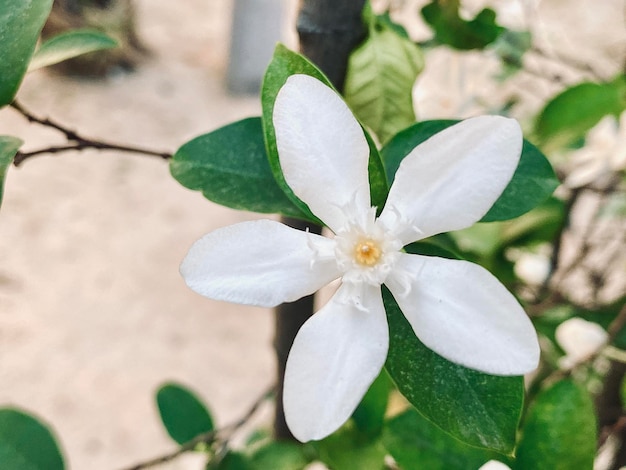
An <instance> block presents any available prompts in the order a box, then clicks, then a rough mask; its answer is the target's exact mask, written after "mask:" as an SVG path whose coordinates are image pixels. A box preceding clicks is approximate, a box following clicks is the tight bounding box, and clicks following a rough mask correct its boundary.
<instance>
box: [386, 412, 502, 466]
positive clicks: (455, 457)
mask: <svg viewBox="0 0 626 470" xmlns="http://www.w3.org/2000/svg"><path fill="white" fill-rule="evenodd" d="M383 444H384V445H385V447H386V449H387V450H388V451H389V453H390V454H391V456H392V457H393V458H394V460H395V461H396V462H397V463H398V465H399V466H400V468H402V470H423V469H428V470H467V469H477V468H479V467H480V466H481V465H483V464H484V463H485V462H487V461H489V460H492V459H502V456H500V455H498V454H496V453H495V452H491V451H488V450H485V449H478V448H476V447H471V446H468V445H466V444H463V443H462V442H461V441H458V440H457V439H454V438H453V437H451V436H450V435H449V434H446V433H445V432H443V431H442V430H441V429H439V428H438V427H437V426H435V425H434V424H432V423H430V422H429V421H428V420H427V419H425V418H424V417H423V416H421V415H420V414H419V413H418V412H417V411H415V410H413V409H409V410H407V411H405V412H403V413H402V414H400V415H397V416H395V417H393V418H391V419H390V420H389V421H388V422H387V423H386V425H385V429H384V431H383Z"/></svg>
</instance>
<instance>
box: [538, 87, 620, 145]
mask: <svg viewBox="0 0 626 470" xmlns="http://www.w3.org/2000/svg"><path fill="white" fill-rule="evenodd" d="M625 109H626V78H625V77H624V76H623V75H620V76H618V77H617V78H616V79H615V80H613V81H611V82H608V83H588V82H587V83H580V84H578V85H575V86H573V87H570V88H567V89H566V90H565V91H563V92H561V93H559V94H558V95H557V96H555V97H554V98H552V99H551V100H550V101H548V103H547V104H546V105H545V107H544V108H543V110H542V111H541V113H540V114H539V118H538V119H537V123H536V125H535V134H536V135H537V138H538V142H539V143H540V144H541V146H542V148H544V149H546V151H551V150H554V149H557V148H559V147H563V146H567V145H572V144H573V143H574V142H576V141H577V140H580V139H581V138H583V137H584V135H585V134H586V133H587V131H588V130H589V129H591V128H592V127H593V126H595V125H596V124H597V123H598V122H599V121H600V119H602V118H603V117H604V116H607V115H611V114H612V115H616V116H617V115H619V114H620V113H621V112H622V111H624V110H625Z"/></svg>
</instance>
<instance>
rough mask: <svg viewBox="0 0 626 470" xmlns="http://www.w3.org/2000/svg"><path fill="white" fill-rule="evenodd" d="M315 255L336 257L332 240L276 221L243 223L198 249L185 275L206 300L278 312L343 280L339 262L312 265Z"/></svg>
mask: <svg viewBox="0 0 626 470" xmlns="http://www.w3.org/2000/svg"><path fill="white" fill-rule="evenodd" d="M316 250H319V252H320V253H324V252H325V253H333V250H334V242H333V240H330V239H328V238H325V237H321V236H319V235H314V234H312V233H306V232H300V231H298V230H295V229H292V228H290V227H287V226H286V225H283V224H281V223H278V222H274V221H272V220H256V221H253V222H242V223H239V224H235V225H230V226H228V227H224V228H221V229H218V230H215V231H213V232H211V233H208V234H207V235H205V236H204V237H202V238H201V239H200V240H198V241H197V242H196V243H194V244H193V246H192V247H191V249H190V250H189V253H187V256H186V257H185V259H184V260H183V262H182V264H181V266H180V272H181V274H182V276H183V278H184V279H185V282H186V283H187V285H188V286H189V287H191V289H193V290H194V291H196V292H197V293H198V294H201V295H204V296H205V297H209V298H211V299H216V300H226V301H228V302H236V303H240V304H246V305H256V306H259V307H275V306H276V305H279V304H281V303H283V302H292V301H294V300H297V299H299V298H300V297H303V296H305V295H308V294H312V293H313V292H315V291H316V290H318V289H319V288H321V287H322V286H324V285H326V284H327V283H329V282H330V281H332V280H333V279H336V278H337V277H339V271H338V269H337V264H336V262H335V260H334V257H325V258H324V259H320V260H318V261H316V262H314V263H312V260H313V259H314V258H315V257H316Z"/></svg>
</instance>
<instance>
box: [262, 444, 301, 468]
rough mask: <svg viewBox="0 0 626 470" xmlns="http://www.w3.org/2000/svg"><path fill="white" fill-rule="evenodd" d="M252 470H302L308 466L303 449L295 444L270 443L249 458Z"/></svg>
mask: <svg viewBox="0 0 626 470" xmlns="http://www.w3.org/2000/svg"><path fill="white" fill-rule="evenodd" d="M250 464H251V468H252V469H254V470H266V469H272V470H302V469H303V468H304V467H306V466H307V465H308V464H309V461H308V459H307V458H306V456H305V455H304V451H303V447H302V445H300V444H296V443H295V442H283V441H270V442H268V443H267V444H265V445H263V446H261V447H260V448H259V449H257V450H255V451H254V452H253V454H252V455H251V456H250Z"/></svg>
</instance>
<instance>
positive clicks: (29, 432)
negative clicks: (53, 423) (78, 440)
mask: <svg viewBox="0 0 626 470" xmlns="http://www.w3.org/2000/svg"><path fill="white" fill-rule="evenodd" d="M0 467H2V469H3V470H63V469H64V468H65V465H64V463H63V456H62V455H61V451H60V450H59V446H58V444H57V442H56V439H55V437H54V435H53V434H52V432H51V431H50V429H48V427H47V425H45V424H44V423H42V422H41V421H39V420H38V419H37V418H35V417H33V416H32V415H30V414H28V413H25V412H24V411H21V410H18V409H15V408H0Z"/></svg>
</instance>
